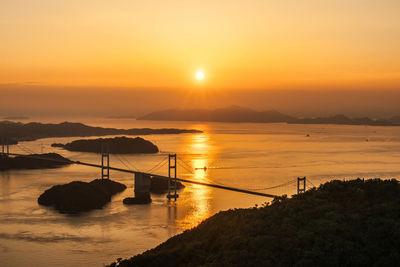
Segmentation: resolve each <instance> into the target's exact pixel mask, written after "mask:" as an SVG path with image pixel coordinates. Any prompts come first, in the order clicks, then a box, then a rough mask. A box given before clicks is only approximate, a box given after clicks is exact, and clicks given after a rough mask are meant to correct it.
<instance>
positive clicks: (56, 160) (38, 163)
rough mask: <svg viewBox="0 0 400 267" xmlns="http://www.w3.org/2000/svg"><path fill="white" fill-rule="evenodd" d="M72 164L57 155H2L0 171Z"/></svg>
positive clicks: (0, 157)
mask: <svg viewBox="0 0 400 267" xmlns="http://www.w3.org/2000/svg"><path fill="white" fill-rule="evenodd" d="M69 164H72V163H71V162H70V160H69V159H67V158H64V157H63V156H61V155H59V154H57V153H45V154H30V155H26V156H15V157H13V156H7V155H0V170H13V169H16V170H18V169H47V168H57V167H62V166H66V165H69Z"/></svg>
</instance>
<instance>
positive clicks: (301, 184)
mask: <svg viewBox="0 0 400 267" xmlns="http://www.w3.org/2000/svg"><path fill="white" fill-rule="evenodd" d="M304 192H306V177H305V176H304V177H297V194H301V193H304Z"/></svg>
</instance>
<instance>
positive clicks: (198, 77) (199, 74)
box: [196, 70, 205, 81]
mask: <svg viewBox="0 0 400 267" xmlns="http://www.w3.org/2000/svg"><path fill="white" fill-rule="evenodd" d="M204 77H205V75H204V72H203V71H201V70H198V71H197V72H196V80H198V81H202V80H204Z"/></svg>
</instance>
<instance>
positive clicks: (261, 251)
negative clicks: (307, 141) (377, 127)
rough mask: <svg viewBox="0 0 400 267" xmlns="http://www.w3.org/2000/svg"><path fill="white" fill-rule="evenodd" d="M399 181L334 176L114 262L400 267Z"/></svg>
mask: <svg viewBox="0 0 400 267" xmlns="http://www.w3.org/2000/svg"><path fill="white" fill-rule="evenodd" d="M399 262H400V185H399V182H398V181H396V180H385V181H383V180H379V179H374V180H365V181H364V180H361V179H358V180H352V181H346V182H343V181H331V182H328V183H325V184H323V185H321V186H320V187H319V188H318V189H312V190H309V191H307V192H306V193H304V194H301V195H296V196H293V198H290V199H288V198H286V197H282V198H279V199H275V200H274V201H273V202H272V203H271V204H269V205H264V206H263V207H260V208H250V209H236V210H228V211H224V212H220V213H218V214H216V215H214V216H212V217H211V218H209V219H207V220H205V221H204V222H202V223H201V224H200V225H198V226H197V227H196V228H194V229H192V230H188V231H185V232H184V233H182V234H180V235H177V236H175V237H173V238H171V239H169V240H168V241H166V242H165V243H163V244H161V245H159V246H158V247H156V248H154V249H152V250H149V251H147V252H145V253H143V254H140V255H137V256H134V257H133V258H131V259H129V260H122V261H119V262H118V263H113V264H112V265H111V266H116V265H118V266H371V265H375V266H396V265H397V264H398V263H399Z"/></svg>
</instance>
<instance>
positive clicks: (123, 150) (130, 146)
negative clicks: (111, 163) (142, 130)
mask: <svg viewBox="0 0 400 267" xmlns="http://www.w3.org/2000/svg"><path fill="white" fill-rule="evenodd" d="M104 144H107V145H108V149H109V152H110V154H139V153H146V154H150V153H158V152H159V150H158V147H157V146H156V145H154V144H153V143H152V142H150V141H147V140H145V139H143V138H141V137H136V138H128V137H125V136H123V137H114V138H99V139H81V140H75V141H72V142H71V143H68V144H65V145H63V144H59V143H55V144H52V145H51V146H52V147H62V148H64V149H66V150H69V151H77V152H92V153H102V146H103V145H104ZM104 149H105V148H104Z"/></svg>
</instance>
